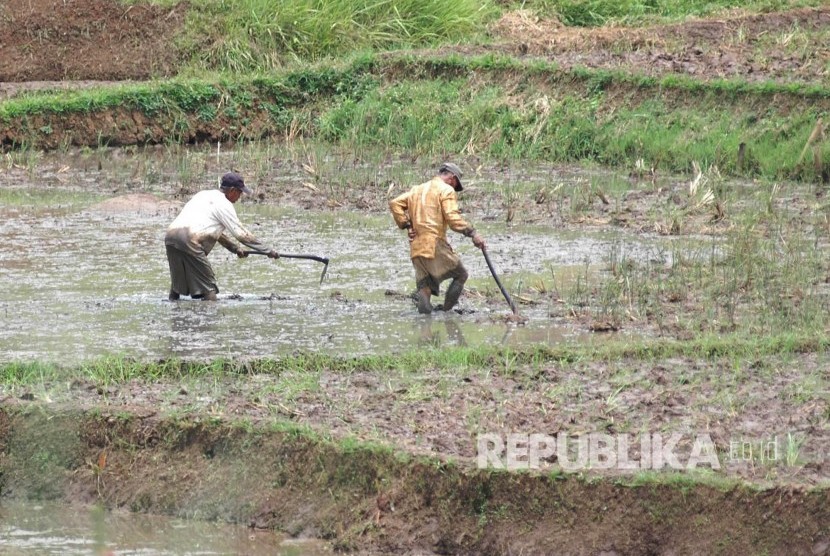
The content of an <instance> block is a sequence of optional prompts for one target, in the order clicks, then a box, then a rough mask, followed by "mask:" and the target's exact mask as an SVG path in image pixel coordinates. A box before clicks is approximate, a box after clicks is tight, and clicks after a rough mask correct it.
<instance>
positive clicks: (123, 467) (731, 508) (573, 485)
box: [0, 404, 830, 554]
mask: <svg viewBox="0 0 830 556" xmlns="http://www.w3.org/2000/svg"><path fill="white" fill-rule="evenodd" d="M0 446H2V448H3V449H2V455H0V471H2V481H3V493H4V495H5V496H12V497H38V498H41V499H53V500H62V499H68V500H86V501H92V500H100V501H102V502H103V503H105V504H106V505H108V506H110V507H120V508H129V509H131V510H135V511H152V512H162V513H167V514H172V515H182V516H198V517H201V518H213V519H223V520H228V521H234V522H242V523H248V524H249V525H250V526H252V527H267V528H275V529H279V530H282V531H286V532H288V533H290V534H292V535H296V536H313V537H322V538H326V539H331V540H332V541H333V542H334V543H335V545H336V546H337V547H338V548H340V549H343V550H358V551H360V552H365V553H371V552H381V553H398V554H400V553H418V554H424V553H427V554H429V553H438V554H507V553H524V554H540V553H548V552H549V551H550V550H551V549H552V548H553V547H555V549H556V552H557V553H561V554H597V553H600V552H602V553H605V554H647V553H648V554H655V553H662V554H667V553H682V554H704V553H715V552H719V553H730V554H738V553H766V554H794V553H813V554H824V553H826V551H827V546H828V538H827V537H826V534H827V531H826V525H827V523H828V522H830V513H828V507H827V504H826V500H827V493H826V492H825V491H807V490H803V489H799V488H786V487H784V488H774V489H769V490H760V491H759V490H753V489H750V488H746V487H741V486H730V487H722V488H717V487H714V486H706V485H694V484H691V483H689V482H681V483H678V484H660V483H657V482H655V483H647V484H642V485H639V486H636V485H633V484H628V485H623V484H620V483H616V482H614V481H611V480H602V479H592V480H587V479H585V478H581V477H577V476H570V477H566V476H542V475H536V474H532V473H522V474H520V473H509V472H491V471H480V470H475V469H473V468H471V467H469V466H467V465H463V464H452V463H447V462H441V461H439V460H432V459H430V460H421V459H418V458H414V459H413V458H411V457H403V456H400V455H397V454H394V453H392V452H390V451H388V450H385V449H378V448H371V447H368V446H364V445H361V444H355V443H354V442H351V443H343V442H330V441H326V440H323V439H320V438H319V437H317V436H316V435H314V434H311V433H308V432H304V431H302V430H301V429H284V430H276V429H274V428H273V427H271V428H265V429H259V428H256V427H253V428H252V427H251V426H250V425H246V424H245V423H244V422H234V421H227V420H224V419H217V418H211V417H210V416H209V415H205V416H204V417H203V418H188V419H169V418H168V419H160V418H158V417H156V416H155V415H153V412H152V411H149V410H148V409H147V408H143V409H142V408H132V409H129V408H121V409H120V410H119V411H117V412H109V411H93V412H77V411H59V410H58V411H56V410H54V409H51V408H46V407H44V406H38V405H26V404H24V405H22V406H21V405H17V404H15V405H9V404H4V408H3V411H2V413H0Z"/></svg>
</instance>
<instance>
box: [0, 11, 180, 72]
mask: <svg viewBox="0 0 830 556" xmlns="http://www.w3.org/2000/svg"><path fill="white" fill-rule="evenodd" d="M186 9H187V8H186V3H182V4H180V5H178V6H176V7H175V8H173V9H172V10H171V9H165V8H161V7H159V6H150V5H145V4H140V3H135V4H131V5H125V4H121V3H119V2H113V1H112V0H72V1H71V2H62V1H59V0H6V1H4V2H3V3H2V4H0V81H10V82H15V81H55V80H123V79H149V78H152V77H161V76H169V75H172V74H174V73H176V71H177V69H178V64H179V61H178V60H177V56H178V54H177V52H176V49H175V48H174V46H173V37H174V36H175V35H176V33H177V32H178V30H179V28H180V27H181V25H182V22H183V19H184V14H185V12H186Z"/></svg>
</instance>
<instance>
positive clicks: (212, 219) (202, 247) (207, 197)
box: [164, 172, 279, 301]
mask: <svg viewBox="0 0 830 556" xmlns="http://www.w3.org/2000/svg"><path fill="white" fill-rule="evenodd" d="M243 193H247V194H249V195H250V194H251V190H250V189H249V188H248V187H247V186H246V185H245V182H244V180H243V179H242V176H240V175H239V174H237V173H236V172H228V173H227V174H225V175H224V176H222V181H221V184H220V186H219V189H209V190H205V191H200V192H199V193H197V194H196V195H194V196H193V198H192V199H190V201H188V202H187V204H185V206H184V207H183V208H182V211H181V212H180V213H179V215H178V216H177V217H176V219H175V220H173V222H172V223H171V224H170V227H168V228H167V234H166V235H165V236H164V245H165V246H166V248H167V263H168V264H169V265H170V295H169V297H168V299H170V301H176V300H177V299H179V297H180V296H182V295H189V296H190V297H192V298H193V299H205V300H208V301H215V300H216V294H217V293H219V288H218V287H217V286H216V277H215V276H214V274H213V268H212V267H211V266H210V263H209V262H208V259H207V256H208V253H210V251H211V249H213V246H214V245H216V242H217V241H218V242H219V243H221V244H222V246H223V247H224V248H225V249H227V250H228V251H230V252H231V253H234V254H235V255H236V256H238V257H239V258H243V257H247V256H248V254H247V251H246V250H245V249H243V248H242V246H241V245H239V244H238V243H236V242H235V241H234V240H233V239H231V237H230V236H232V237H233V238H236V240H237V241H239V242H240V243H242V244H244V245H247V246H248V247H250V248H251V249H255V250H257V251H264V252H267V253H268V256H269V257H271V258H274V259H276V258H279V254H277V252H276V251H274V250H273V249H270V248H268V247H266V246H265V245H263V244H262V243H261V242H260V241H259V240H258V239H257V238H256V237H255V236H254V234H252V233H251V232H249V231H248V230H247V229H245V227H244V226H243V225H242V223H241V222H240V221H239V218H238V217H237V215H236V209H234V207H233V204H234V203H236V202H237V201H238V200H239V198H240V197H242V194H243Z"/></svg>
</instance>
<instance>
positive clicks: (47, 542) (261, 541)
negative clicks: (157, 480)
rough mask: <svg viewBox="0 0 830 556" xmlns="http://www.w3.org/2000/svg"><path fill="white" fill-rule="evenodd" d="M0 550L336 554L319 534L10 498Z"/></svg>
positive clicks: (1, 513)
mask: <svg viewBox="0 0 830 556" xmlns="http://www.w3.org/2000/svg"><path fill="white" fill-rule="evenodd" d="M0 553H2V554H9V555H12V554H13V555H18V556H30V555H31V556H34V555H38V556H43V555H49V554H54V555H60V556H69V555H90V556H122V555H130V554H133V555H137V554H141V555H143V556H164V555H174V554H175V555H196V554H198V555H203V556H209V555H213V554H246V555H249V556H266V555H267V556H299V555H301V554H302V555H308V556H317V555H321V554H331V549H330V548H329V547H327V545H326V544H325V543H322V542H320V541H316V540H296V539H286V538H285V537H284V536H282V535H279V534H276V533H273V532H270V531H258V530H253V529H249V528H247V527H242V526H236V525H227V524H220V523H208V522H203V521H197V520H181V519H171V518H169V517H161V516H154V515H148V514H137V513H128V512H107V511H104V510H103V509H100V508H96V507H91V508H86V507H84V508H77V507H70V506H64V505H60V504H51V503H39V504H33V503H31V502H17V501H14V500H4V501H3V503H2V504H0Z"/></svg>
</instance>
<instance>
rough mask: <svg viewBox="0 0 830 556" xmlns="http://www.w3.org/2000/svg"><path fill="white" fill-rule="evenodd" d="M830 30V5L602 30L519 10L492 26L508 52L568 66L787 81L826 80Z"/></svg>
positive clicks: (828, 76) (698, 76)
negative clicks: (827, 36) (545, 58)
mask: <svg viewBox="0 0 830 556" xmlns="http://www.w3.org/2000/svg"><path fill="white" fill-rule="evenodd" d="M828 29H830V8H827V7H823V8H816V9H799V10H792V11H785V12H772V13H765V14H756V15H734V16H730V17H718V18H706V19H690V20H688V21H684V22H682V23H676V24H670V25H654V26H649V27H644V28H630V27H623V26H618V27H608V28H598V29H584V28H572V27H570V28H569V27H564V26H563V25H562V24H561V23H559V22H558V21H556V20H553V19H540V18H537V17H535V16H533V14H532V13H530V12H528V11H519V12H511V13H508V14H506V15H505V16H504V17H503V18H502V19H500V20H499V21H498V22H496V23H495V24H494V25H493V33H494V34H495V35H496V36H497V37H500V38H502V39H504V41H505V44H504V45H503V46H505V47H506V48H507V49H508V50H509V51H511V52H513V53H516V54H522V55H530V56H533V55H536V56H545V57H548V58H551V59H553V60H555V61H556V62H557V63H558V64H561V65H562V66H564V67H573V66H584V67H590V68H606V69H623V70H626V71H632V72H636V73H645V74H648V75H665V74H683V75H689V76H693V77H695V78H700V79H713V78H741V79H745V80H748V81H779V82H786V83H792V82H795V81H798V82H804V83H827V81H828V78H830V75H829V74H828V69H827V68H828V66H827V62H828V60H830V49H829V48H828V47H827V43H826V39H824V37H825V34H826V32H827V30H828Z"/></svg>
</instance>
